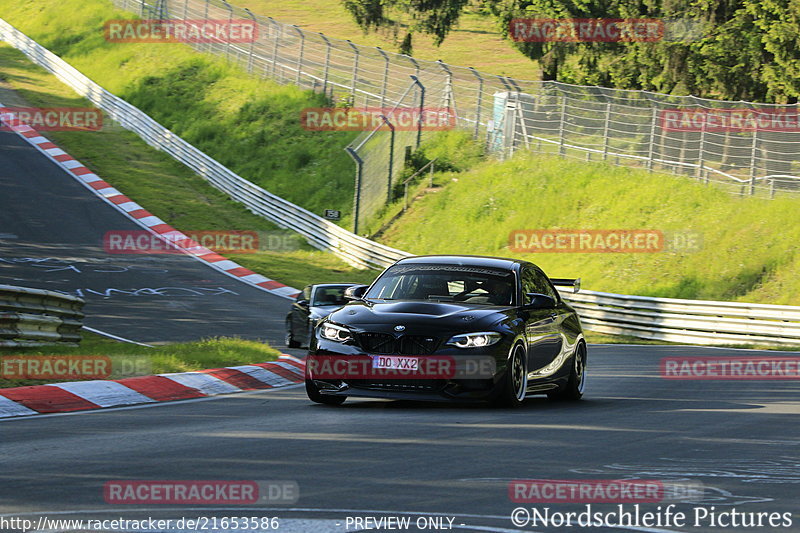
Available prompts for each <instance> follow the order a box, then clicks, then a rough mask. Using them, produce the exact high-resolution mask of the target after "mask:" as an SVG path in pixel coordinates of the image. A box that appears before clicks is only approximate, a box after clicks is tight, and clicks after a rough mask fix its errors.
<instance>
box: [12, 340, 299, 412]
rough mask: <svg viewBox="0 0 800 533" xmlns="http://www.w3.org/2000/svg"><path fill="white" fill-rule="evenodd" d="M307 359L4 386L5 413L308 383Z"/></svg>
mask: <svg viewBox="0 0 800 533" xmlns="http://www.w3.org/2000/svg"><path fill="white" fill-rule="evenodd" d="M304 373H305V363H304V362H303V360H302V359H298V358H296V357H292V356H291V355H285V354H284V355H281V356H280V357H279V358H278V360H277V361H275V362H269V363H253V364H250V365H242V366H231V367H226V368H214V369H210V370H199V371H196V372H182V373H178V374H158V375H155V376H141V377H135V378H125V379H118V380H111V381H104V380H92V381H73V382H69V383H52V384H48V385H34V386H31V387H15V388H11V389H0V418H9V417H19V416H30V415H38V414H46V413H66V412H70V411H84V410H88V409H101V408H104V407H122V406H128V405H138V404H146V403H156V402H169V401H175V400H189V399H194V398H205V397H208V396H216V395H218V394H231V393H236V392H243V391H250V390H259V389H274V388H280V387H286V386H288V385H294V384H296V383H302V382H303V379H304Z"/></svg>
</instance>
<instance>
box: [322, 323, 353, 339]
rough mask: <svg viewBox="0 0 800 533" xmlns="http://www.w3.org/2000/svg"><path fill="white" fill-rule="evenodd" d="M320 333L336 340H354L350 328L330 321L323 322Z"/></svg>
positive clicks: (324, 337) (324, 336) (325, 337)
mask: <svg viewBox="0 0 800 533" xmlns="http://www.w3.org/2000/svg"><path fill="white" fill-rule="evenodd" d="M320 334H321V335H322V338H323V339H328V340H329V341H336V342H346V341H349V340H352V338H353V333H352V332H351V331H350V330H349V329H347V328H345V327H342V326H337V325H336V324H331V323H330V322H325V323H324V324H322V328H321V329H320Z"/></svg>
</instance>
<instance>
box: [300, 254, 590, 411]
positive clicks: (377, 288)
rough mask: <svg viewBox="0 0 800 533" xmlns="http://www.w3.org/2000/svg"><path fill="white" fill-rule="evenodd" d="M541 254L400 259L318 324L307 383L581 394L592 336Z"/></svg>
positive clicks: (340, 393)
mask: <svg viewBox="0 0 800 533" xmlns="http://www.w3.org/2000/svg"><path fill="white" fill-rule="evenodd" d="M554 283H556V284H559V285H572V286H573V287H574V288H575V290H577V289H578V287H579V283H580V280H550V279H549V278H548V277H547V276H546V275H545V273H544V272H543V271H542V270H541V269H540V268H539V267H537V266H536V265H534V264H532V263H529V262H526V261H519V260H513V259H501V258H494V257H475V256H419V257H410V258H406V259H401V260H400V261H398V262H396V263H395V264H394V265H392V266H390V267H389V268H387V269H386V270H385V271H384V272H383V273H382V274H381V275H380V276H379V277H378V278H377V279H376V280H375V281H374V282H373V283H372V285H370V286H366V285H357V286H353V287H350V288H349V289H347V291H346V292H345V295H346V297H347V298H348V299H349V300H350V301H349V302H348V303H347V305H345V306H344V307H342V308H341V309H338V310H336V311H334V312H333V313H331V314H329V315H328V316H327V317H326V318H325V319H324V320H321V321H320V322H319V323H318V324H317V326H316V327H315V329H314V335H313V337H312V339H311V345H310V347H309V354H308V357H307V359H306V380H305V381H306V391H307V393H308V397H309V398H310V399H311V400H313V401H315V402H318V403H324V404H331V405H338V404H341V403H342V402H344V401H345V399H346V398H347V397H348V396H366V397H379V398H403V399H420V400H447V399H450V400H465V401H486V400H488V401H490V402H492V403H497V404H503V405H508V406H515V405H519V404H520V403H521V402H522V401H523V400H524V399H525V396H526V394H547V395H548V396H549V397H550V398H552V399H564V400H577V399H579V398H580V397H581V396H582V394H583V390H584V384H585V377H584V376H585V373H584V371H585V368H586V355H587V354H586V341H585V340H584V336H583V331H582V329H581V324H580V320H579V319H578V315H577V314H576V313H575V310H574V309H572V307H570V306H569V305H568V304H567V303H566V302H565V301H564V300H563V299H562V298H561V296H560V295H559V294H558V291H556V289H555V287H554Z"/></svg>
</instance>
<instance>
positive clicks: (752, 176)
mask: <svg viewBox="0 0 800 533" xmlns="http://www.w3.org/2000/svg"><path fill="white" fill-rule="evenodd" d="M757 151H758V128H755V129H754V130H753V144H752V146H751V147H750V196H753V195H754V194H755V193H756V161H757Z"/></svg>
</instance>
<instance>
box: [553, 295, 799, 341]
mask: <svg viewBox="0 0 800 533" xmlns="http://www.w3.org/2000/svg"><path fill="white" fill-rule="evenodd" d="M562 296H563V297H564V299H565V300H567V301H568V302H569V303H570V305H572V306H573V307H574V308H575V310H576V311H577V312H578V314H579V315H580V317H581V322H582V323H583V325H584V327H586V329H589V330H592V331H596V332H598V333H607V334H610V335H629V336H632V337H637V338H640V339H653V340H661V341H670V342H687V343H692V344H704V345H749V344H766V345H781V346H790V345H794V346H800V307H796V306H786V305H770V304H750V303H738V302H717V301H710V300H708V301H707V300H683V299H677V298H653V297H648V296H630V295H624V294H612V293H607V292H595V291H581V292H580V293H577V294H573V293H571V292H569V293H568V292H563V293H562Z"/></svg>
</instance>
